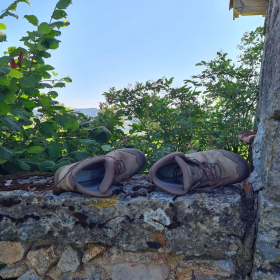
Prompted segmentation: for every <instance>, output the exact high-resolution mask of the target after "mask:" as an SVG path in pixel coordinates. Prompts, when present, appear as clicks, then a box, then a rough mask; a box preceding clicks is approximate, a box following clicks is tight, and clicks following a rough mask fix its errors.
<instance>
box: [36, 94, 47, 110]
mask: <svg viewBox="0 0 280 280" xmlns="http://www.w3.org/2000/svg"><path fill="white" fill-rule="evenodd" d="M38 101H39V104H40V105H42V107H43V108H48V107H50V97H49V96H46V95H41V96H40V97H39V99H38Z"/></svg>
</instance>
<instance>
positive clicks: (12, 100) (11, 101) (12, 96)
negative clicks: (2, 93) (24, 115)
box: [5, 92, 17, 104]
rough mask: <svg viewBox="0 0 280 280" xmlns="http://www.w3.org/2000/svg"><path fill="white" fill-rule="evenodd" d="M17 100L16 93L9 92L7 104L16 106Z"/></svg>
mask: <svg viewBox="0 0 280 280" xmlns="http://www.w3.org/2000/svg"><path fill="white" fill-rule="evenodd" d="M16 99H17V96H16V95H15V93H14V92H9V93H8V94H6V97H5V102H6V103H8V104H14V103H15V101H16Z"/></svg>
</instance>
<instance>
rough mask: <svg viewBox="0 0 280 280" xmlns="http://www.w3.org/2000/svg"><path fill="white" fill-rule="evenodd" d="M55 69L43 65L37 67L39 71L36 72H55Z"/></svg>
mask: <svg viewBox="0 0 280 280" xmlns="http://www.w3.org/2000/svg"><path fill="white" fill-rule="evenodd" d="M54 69H55V68H54V67H52V66H51V65H48V64H47V65H43V64H41V65H39V66H38V67H37V69H36V70H40V71H50V70H54Z"/></svg>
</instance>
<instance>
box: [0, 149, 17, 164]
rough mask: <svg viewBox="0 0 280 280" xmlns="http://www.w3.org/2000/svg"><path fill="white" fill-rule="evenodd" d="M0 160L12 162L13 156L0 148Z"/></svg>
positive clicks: (8, 151)
mask: <svg viewBox="0 0 280 280" xmlns="http://www.w3.org/2000/svg"><path fill="white" fill-rule="evenodd" d="M0 158H3V159H6V160H9V161H12V160H13V158H14V156H13V153H12V152H11V151H10V150H8V149H6V148H3V147H1V148H0Z"/></svg>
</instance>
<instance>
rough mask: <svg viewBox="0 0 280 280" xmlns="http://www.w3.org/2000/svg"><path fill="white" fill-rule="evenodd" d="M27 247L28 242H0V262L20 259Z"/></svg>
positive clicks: (8, 262)
mask: <svg viewBox="0 0 280 280" xmlns="http://www.w3.org/2000/svg"><path fill="white" fill-rule="evenodd" d="M1 231H2V228H1ZM7 237H8V236H7ZM7 237H6V238H7ZM28 247H29V246H28V244H26V243H22V242H10V241H2V242H0V263H5V264H12V263H15V262H18V261H20V260H21V259H22V258H23V257H24V255H25V253H26V252H27V250H28Z"/></svg>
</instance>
